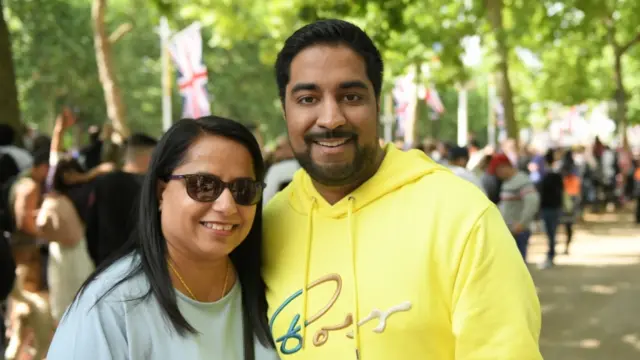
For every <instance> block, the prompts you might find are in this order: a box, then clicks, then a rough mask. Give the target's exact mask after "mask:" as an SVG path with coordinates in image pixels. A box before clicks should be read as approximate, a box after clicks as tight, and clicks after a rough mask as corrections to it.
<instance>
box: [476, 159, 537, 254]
mask: <svg viewBox="0 0 640 360" xmlns="http://www.w3.org/2000/svg"><path fill="white" fill-rule="evenodd" d="M488 172H489V174H491V175H495V176H496V177H497V178H498V179H500V180H502V188H501V190H500V203H499V208H500V212H501V213H502V217H503V218H504V221H505V222H506V223H507V226H509V229H511V233H512V234H513V237H514V238H515V240H516V244H517V245H518V249H519V250H520V254H522V258H523V259H525V261H526V259H527V247H528V245H529V238H530V237H531V231H530V230H529V226H530V225H531V222H532V221H533V220H534V218H535V216H536V214H537V213H538V210H539V207H540V196H539V194H538V191H537V190H536V188H535V186H534V185H533V183H532V182H531V180H530V179H529V176H528V175H527V174H525V173H524V172H521V171H519V170H518V169H516V168H515V166H514V165H513V164H512V163H511V161H510V160H509V158H508V157H507V156H506V155H504V154H497V155H495V156H494V157H493V158H492V159H491V163H490V164H489V169H488Z"/></svg>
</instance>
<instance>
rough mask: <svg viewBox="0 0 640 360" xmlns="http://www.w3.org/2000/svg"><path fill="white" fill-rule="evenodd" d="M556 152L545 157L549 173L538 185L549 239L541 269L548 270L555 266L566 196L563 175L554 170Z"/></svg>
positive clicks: (549, 152)
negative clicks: (563, 204) (558, 234)
mask: <svg viewBox="0 0 640 360" xmlns="http://www.w3.org/2000/svg"><path fill="white" fill-rule="evenodd" d="M554 154H555V152H554V150H552V149H550V150H549V151H547V154H546V155H545V162H546V165H547V169H548V171H547V172H546V173H545V175H544V176H543V178H542V180H541V181H540V183H539V184H538V191H539V192H540V216H541V217H542V221H543V222H544V227H545V230H546V232H547V238H548V239H549V250H548V251H547V259H546V260H545V261H544V262H543V263H542V264H540V268H542V269H547V268H550V267H552V266H553V260H554V258H555V256H556V232H557V229H558V225H559V223H560V217H561V216H562V200H563V196H564V183H563V181H562V175H560V174H559V173H558V172H557V171H555V170H554V169H553V164H554V162H555V158H554V157H555V156H554Z"/></svg>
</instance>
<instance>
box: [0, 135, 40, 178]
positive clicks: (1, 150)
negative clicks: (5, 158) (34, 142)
mask: <svg viewBox="0 0 640 360" xmlns="http://www.w3.org/2000/svg"><path fill="white" fill-rule="evenodd" d="M15 137H16V132H15V131H14V130H13V128H12V127H11V126H9V125H7V124H0V154H8V155H10V156H11V157H12V158H13V160H14V161H15V162H16V165H17V166H18V169H19V170H20V171H25V170H27V169H29V168H31V165H32V164H33V159H32V156H31V154H29V152H28V151H27V150H25V149H22V148H19V147H17V146H15V145H13V142H14V141H15Z"/></svg>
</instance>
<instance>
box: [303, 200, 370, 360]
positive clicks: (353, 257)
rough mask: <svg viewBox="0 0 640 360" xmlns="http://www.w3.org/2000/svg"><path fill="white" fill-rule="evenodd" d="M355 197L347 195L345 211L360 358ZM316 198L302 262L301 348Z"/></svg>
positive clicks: (357, 345)
mask: <svg viewBox="0 0 640 360" xmlns="http://www.w3.org/2000/svg"><path fill="white" fill-rule="evenodd" d="M355 201H356V199H355V198H354V197H353V196H350V197H349V209H348V213H347V222H348V226H349V228H348V230H349V236H348V238H349V248H350V250H351V272H352V276H353V327H354V329H353V334H354V336H353V338H354V340H355V349H356V359H360V330H359V326H358V323H359V322H360V317H359V313H360V307H359V305H358V277H357V274H356V247H355V234H354V229H355V228H354V226H353V208H354V206H355ZM316 205H317V204H316V198H312V199H311V207H310V209H309V217H308V218H307V239H306V244H305V262H304V286H303V287H302V316H303V322H302V339H303V341H302V348H303V349H304V348H305V344H306V339H307V308H308V300H309V299H308V289H307V288H308V287H309V268H310V264H311V242H312V238H313V215H314V213H315V211H316Z"/></svg>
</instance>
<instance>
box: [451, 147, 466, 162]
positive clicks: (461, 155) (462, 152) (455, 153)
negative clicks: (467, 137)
mask: <svg viewBox="0 0 640 360" xmlns="http://www.w3.org/2000/svg"><path fill="white" fill-rule="evenodd" d="M461 159H464V160H469V150H467V148H466V147H462V146H453V147H451V148H450V149H449V161H451V162H453V161H457V160H461Z"/></svg>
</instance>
